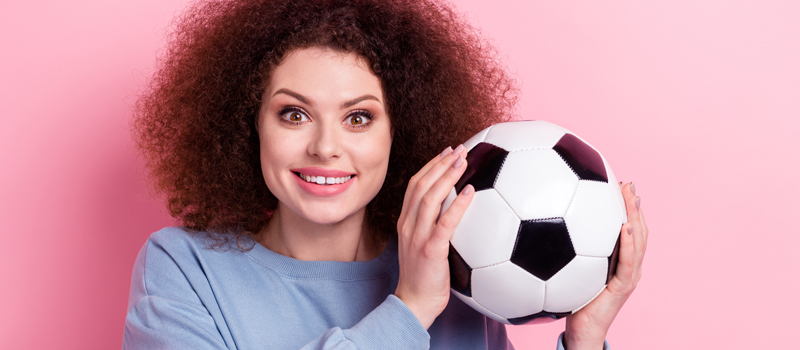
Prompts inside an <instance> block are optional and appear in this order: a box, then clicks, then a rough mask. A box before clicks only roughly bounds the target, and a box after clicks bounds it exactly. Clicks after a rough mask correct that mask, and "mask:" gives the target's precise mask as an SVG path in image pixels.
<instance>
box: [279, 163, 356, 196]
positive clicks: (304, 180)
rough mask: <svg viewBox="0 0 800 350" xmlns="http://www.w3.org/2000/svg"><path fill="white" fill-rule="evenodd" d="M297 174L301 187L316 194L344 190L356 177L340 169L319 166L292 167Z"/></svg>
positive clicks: (331, 193)
mask: <svg viewBox="0 0 800 350" xmlns="http://www.w3.org/2000/svg"><path fill="white" fill-rule="evenodd" d="M290 171H291V172H292V173H294V174H295V179H297V182H298V184H299V185H300V188H302V189H303V190H304V191H305V192H307V193H309V194H311V195H314V196H323V197H327V196H333V195H336V194H339V193H342V192H344V191H345V190H346V189H347V188H348V187H350V185H351V184H352V183H353V178H355V177H356V175H355V174H353V173H348V172H345V171H341V170H338V169H325V168H317V167H309V168H297V169H290Z"/></svg>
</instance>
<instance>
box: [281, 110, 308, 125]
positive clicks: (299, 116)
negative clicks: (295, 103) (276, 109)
mask: <svg viewBox="0 0 800 350" xmlns="http://www.w3.org/2000/svg"><path fill="white" fill-rule="evenodd" d="M282 117H283V119H285V120H287V121H290V122H292V123H300V122H304V121H308V116H307V115H305V113H303V112H300V111H288V112H284V113H282Z"/></svg>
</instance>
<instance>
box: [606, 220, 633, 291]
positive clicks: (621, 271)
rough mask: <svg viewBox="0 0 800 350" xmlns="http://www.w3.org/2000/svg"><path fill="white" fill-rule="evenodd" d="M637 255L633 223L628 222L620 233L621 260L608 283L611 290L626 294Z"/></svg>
mask: <svg viewBox="0 0 800 350" xmlns="http://www.w3.org/2000/svg"><path fill="white" fill-rule="evenodd" d="M635 255H636V248H635V247H634V238H633V224H632V223H630V222H628V223H626V224H624V225H622V229H621V230H620V233H619V260H618V261H617V271H616V272H615V273H614V277H613V278H612V279H611V281H609V283H608V288H609V291H611V292H613V293H614V294H618V295H624V294H626V292H627V290H628V288H629V287H628V286H629V285H630V284H631V282H632V280H633V276H634V272H635V271H634V269H635V259H636V258H635Z"/></svg>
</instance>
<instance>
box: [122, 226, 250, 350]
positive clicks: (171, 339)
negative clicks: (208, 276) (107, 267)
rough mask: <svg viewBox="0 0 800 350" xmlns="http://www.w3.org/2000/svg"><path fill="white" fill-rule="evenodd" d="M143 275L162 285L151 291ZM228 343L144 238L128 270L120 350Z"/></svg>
mask: <svg viewBox="0 0 800 350" xmlns="http://www.w3.org/2000/svg"><path fill="white" fill-rule="evenodd" d="M149 254H150V255H152V256H148V255H149ZM146 272H147V273H148V274H150V273H152V274H155V275H157V276H145V273H146ZM146 277H147V278H152V277H155V278H157V280H159V281H160V282H163V283H160V284H163V286H158V287H160V288H158V287H157V288H155V290H151V287H152V286H149V285H148V284H147V283H146V281H147V278H146ZM229 345H230V342H229V341H226V339H225V337H224V336H223V335H222V334H221V333H220V330H219V329H218V328H217V325H216V323H215V321H214V318H213V317H212V315H211V313H210V312H209V311H208V309H207V308H206V307H204V305H203V303H202V302H201V301H200V299H199V297H197V294H196V291H194V290H193V288H192V286H191V285H190V284H189V283H188V282H187V280H186V277H185V276H183V271H181V269H180V267H179V266H178V265H177V264H176V263H175V261H172V260H171V259H170V257H169V255H168V254H166V252H165V251H164V250H163V249H162V247H160V246H159V245H158V244H155V243H153V242H152V240H148V241H147V242H146V243H145V245H144V246H143V247H142V249H141V250H140V251H139V255H138V256H137V257H136V263H135V264H134V268H133V274H132V277H131V291H130V297H129V299H128V313H127V315H126V317H125V330H124V332H123V337H122V349H123V350H125V349H198V350H205V349H229V348H235V347H234V346H229Z"/></svg>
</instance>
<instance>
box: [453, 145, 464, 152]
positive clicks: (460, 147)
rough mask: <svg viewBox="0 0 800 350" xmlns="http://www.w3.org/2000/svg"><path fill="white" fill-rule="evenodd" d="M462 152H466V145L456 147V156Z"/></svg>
mask: <svg viewBox="0 0 800 350" xmlns="http://www.w3.org/2000/svg"><path fill="white" fill-rule="evenodd" d="M461 152H464V145H458V147H456V149H455V150H454V151H453V153H455V154H461Z"/></svg>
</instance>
